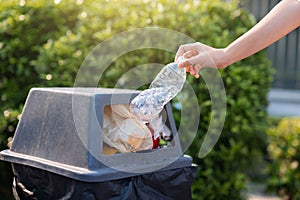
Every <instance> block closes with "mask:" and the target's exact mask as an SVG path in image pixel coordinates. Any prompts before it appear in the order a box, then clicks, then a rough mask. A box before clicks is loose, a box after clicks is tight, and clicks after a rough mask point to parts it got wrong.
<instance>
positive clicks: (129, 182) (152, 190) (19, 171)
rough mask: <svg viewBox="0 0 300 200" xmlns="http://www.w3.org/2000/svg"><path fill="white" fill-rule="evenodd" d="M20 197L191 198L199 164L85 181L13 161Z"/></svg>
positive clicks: (35, 199)
mask: <svg viewBox="0 0 300 200" xmlns="http://www.w3.org/2000/svg"><path fill="white" fill-rule="evenodd" d="M13 170H14V184H13V191H14V196H15V198H16V200H56V199H57V200H66V199H72V200H127V199H128V200H177V199H178V200H182V199H185V200H189V199H192V193H191V185H192V182H193V180H194V178H195V174H196V170H197V167H196V166H194V165H192V166H190V167H184V168H177V169H171V170H165V171H156V172H152V173H147V174H141V175H136V176H132V177H128V178H123V179H118V180H111V181H104V182H83V181H78V180H74V179H71V178H68V177H65V176H61V175H58V174H54V173H52V172H48V171H45V170H41V169H38V168H34V167H30V166H25V165H20V164H13Z"/></svg>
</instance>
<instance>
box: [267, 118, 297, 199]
mask: <svg viewBox="0 0 300 200" xmlns="http://www.w3.org/2000/svg"><path fill="white" fill-rule="evenodd" d="M268 135H269V140H270V142H269V145H268V153H269V155H270V159H271V163H270V165H269V166H268V174H269V176H270V178H269V181H268V189H269V190H275V191H276V192H277V193H278V194H279V195H280V196H281V197H283V198H284V199H289V200H296V199H299V198H300V189H299V188H300V167H299V161H300V151H299V149H300V119H299V118H283V119H281V120H280V121H279V123H278V125H277V126H274V127H272V128H270V129H269V131H268Z"/></svg>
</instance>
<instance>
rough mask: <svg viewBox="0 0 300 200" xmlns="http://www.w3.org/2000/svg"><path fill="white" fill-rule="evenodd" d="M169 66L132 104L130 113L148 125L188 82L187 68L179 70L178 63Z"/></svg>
mask: <svg viewBox="0 0 300 200" xmlns="http://www.w3.org/2000/svg"><path fill="white" fill-rule="evenodd" d="M182 59H183V58H182V57H181V58H179V59H178V61H177V62H172V63H169V64H167V65H166V66H165V67H164V68H163V69H162V70H161V71H160V72H159V73H158V74H157V76H156V77H155V79H154V80H153V81H152V83H151V84H150V87H149V89H146V90H144V91H142V92H141V93H140V94H139V95H137V96H136V97H135V98H134V99H133V100H132V101H131V103H130V112H131V113H132V114H133V115H134V116H135V117H136V118H137V119H139V120H141V121H143V122H145V123H147V122H151V120H153V119H155V118H157V117H159V114H160V112H161V111H162V110H163V108H164V106H165V105H166V104H167V103H168V102H169V101H170V100H172V99H173V98H174V97H175V96H176V95H177V94H178V93H179V92H180V91H181V90H182V87H183V85H184V82H185V80H186V70H185V68H178V62H179V61H181V60H182Z"/></svg>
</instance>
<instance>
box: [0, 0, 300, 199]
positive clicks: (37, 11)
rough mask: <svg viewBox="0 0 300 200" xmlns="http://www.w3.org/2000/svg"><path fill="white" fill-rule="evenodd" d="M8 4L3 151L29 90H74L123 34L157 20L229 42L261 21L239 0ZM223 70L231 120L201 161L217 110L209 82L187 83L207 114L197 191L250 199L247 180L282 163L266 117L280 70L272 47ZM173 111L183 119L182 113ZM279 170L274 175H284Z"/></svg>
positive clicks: (3, 173)
mask: <svg viewBox="0 0 300 200" xmlns="http://www.w3.org/2000/svg"><path fill="white" fill-rule="evenodd" d="M0 1H1V3H0V11H1V12H0V61H1V62H0V76H1V77H0V91H1V93H0V108H1V112H0V113H1V114H0V143H1V146H0V149H1V150H2V149H6V148H8V144H9V142H10V141H11V138H12V137H13V133H14V131H15V129H16V126H17V123H18V120H19V118H20V115H21V111H22V107H23V105H24V103H25V100H26V96H27V94H28V91H29V89H30V88H32V87H60V86H67V87H72V86H73V85H74V81H75V77H76V74H77V71H78V69H79V67H80V65H81V63H82V62H83V61H84V59H85V57H86V56H87V55H88V54H89V53H90V52H91V50H92V49H93V48H95V47H96V46H97V45H98V44H99V43H101V42H102V41H104V40H106V39H108V38H109V37H111V36H113V35H114V34H117V33H120V32H122V31H128V30H134V29H136V28H142V27H153V26H155V27H161V28H168V29H171V30H174V31H178V32H181V33H184V34H186V35H187V36H189V37H191V38H193V39H194V40H196V41H200V42H203V43H205V44H208V45H212V46H214V47H219V48H222V47H225V46H226V45H228V44H229V43H230V42H231V41H233V40H234V39H236V38H237V37H238V36H240V35H241V34H243V33H244V32H246V31H247V30H248V29H249V28H251V27H252V26H253V25H254V24H255V23H256V21H255V19H254V18H253V16H252V15H250V14H249V13H248V12H246V11H245V10H244V9H241V8H240V7H239V1H231V2H230V3H228V2H224V1H221V0H202V1H171V0H152V1H149V0H137V1H126V0H118V1H117V0H115V1H107V0H61V1H60V0H54V1H48V0H31V1H25V0H11V1H5V0H0ZM166 42H167V41H166ZM168 42H170V41H168ZM176 48H178V47H176ZM176 48H174V49H173V51H174V52H176ZM174 56H175V55H174V54H173V53H170V52H165V51H163V50H159V49H140V50H137V51H133V52H129V53H128V54H126V55H123V56H122V57H120V58H118V59H117V60H116V61H115V62H113V63H112V64H111V65H110V67H109V69H107V70H106V71H105V72H104V74H103V77H102V79H101V80H102V81H101V84H99V87H114V86H115V84H116V83H117V81H118V80H119V78H120V77H121V76H122V75H123V74H124V73H126V72H127V71H128V70H130V69H131V68H133V67H135V66H138V65H142V64H147V63H154V62H155V63H161V64H165V63H169V62H172V61H173V59H174ZM219 71H220V73H221V75H222V79H223V81H224V85H225V88H226V95H227V98H226V104H227V114H226V121H225V125H224V128H223V131H222V135H221V138H220V139H219V141H218V143H217V144H216V146H215V147H214V149H213V151H212V152H210V154H209V155H208V156H206V157H205V158H201V159H200V158H199V157H198V152H199V149H200V146H201V144H202V141H203V136H204V133H206V131H207V129H208V126H209V123H210V119H211V117H212V115H214V114H216V113H212V112H211V101H210V94H209V92H208V89H207V85H206V84H205V82H204V80H203V79H202V78H200V79H195V78H193V77H191V76H188V80H187V81H188V82H189V84H191V86H192V88H193V90H194V91H195V93H196V94H197V97H198V103H199V105H200V110H201V121H200V124H199V127H198V134H197V138H196V139H195V140H194V142H193V144H192V145H191V146H190V148H189V149H188V150H187V152H186V153H187V154H189V155H191V156H192V157H193V158H194V162H195V163H197V164H198V165H199V170H198V175H197V179H196V181H195V183H194V184H193V188H192V189H193V198H194V199H197V200H201V199H205V200H210V199H232V200H235V199H236V200H237V199H245V189H246V183H247V181H248V180H249V179H257V178H258V179H259V178H260V177H265V176H266V175H265V173H264V172H262V170H261V167H262V166H265V165H266V162H268V164H269V163H273V161H270V160H272V159H271V158H270V157H272V158H274V159H277V158H275V157H273V154H272V153H269V151H268V149H270V148H271V147H269V145H272V144H269V141H272V143H274V142H276V139H275V138H274V137H273V133H274V132H272V131H271V132H272V134H271V135H272V136H271V138H272V139H269V136H268V134H267V133H268V132H267V129H268V126H269V124H270V123H269V122H268V117H267V113H266V107H267V105H268V102H267V92H268V91H269V89H270V84H271V82H272V75H273V70H272V68H271V63H270V61H269V60H268V59H267V58H266V55H265V52H264V51H262V52H259V53H257V54H255V55H253V56H251V57H249V58H247V59H244V60H243V61H240V62H238V63H235V64H234V65H232V66H230V67H228V68H226V69H223V70H219ZM95 76H96V77H95V78H97V74H95ZM141 76H142V75H138V78H143V77H141ZM184 103H185V105H186V106H187V107H189V106H190V107H191V106H193V105H189V104H188V98H187V100H186V101H184ZM174 113H175V116H174V118H175V120H176V122H177V123H179V122H180V112H179V113H178V112H174ZM185 123H193V121H192V120H190V121H189V122H185ZM298 132H299V131H298ZM298 140H299V138H298ZM33 145H34V144H33ZM297 145H298V143H297ZM270 155H271V156H270ZM266 157H267V158H268V159H267V161H266V159H265V158H266ZM0 164H1V165H0V167H1V170H0V180H1V183H0V194H1V195H0V196H2V197H4V199H11V198H12V196H11V184H12V174H11V171H10V168H9V165H8V164H7V163H4V162H1V163H0ZM275 164H276V166H277V165H279V164H280V163H277V162H275ZM273 172H274V173H273V177H272V180H275V179H274V177H276V173H275V172H276V171H274V170H273ZM298 175H299V174H298ZM278 178H280V177H278ZM275 182H276V181H275ZM273 183H274V181H273ZM298 184H299V183H298ZM273 185H274V184H273ZM280 186H281V185H279V184H276V187H280ZM298 188H299V187H298ZM298 195H299V191H298Z"/></svg>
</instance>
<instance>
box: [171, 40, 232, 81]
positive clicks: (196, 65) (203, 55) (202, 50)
mask: <svg viewBox="0 0 300 200" xmlns="http://www.w3.org/2000/svg"><path fill="white" fill-rule="evenodd" d="M224 52H225V51H224V50H223V49H216V48H213V47H210V46H207V45H205V44H202V43H200V42H196V43H191V44H184V45H181V46H180V47H179V49H178V51H177V53H176V56H175V61H178V62H179V63H178V67H180V68H186V71H187V72H189V73H190V74H191V75H192V76H194V77H196V78H199V73H198V72H199V70H200V69H201V68H204V67H216V68H224V67H226V66H227V65H226V64H225V62H223V61H222V58H224V55H225V53H224ZM181 56H182V57H183V58H184V59H183V60H178V59H179V57H181Z"/></svg>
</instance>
